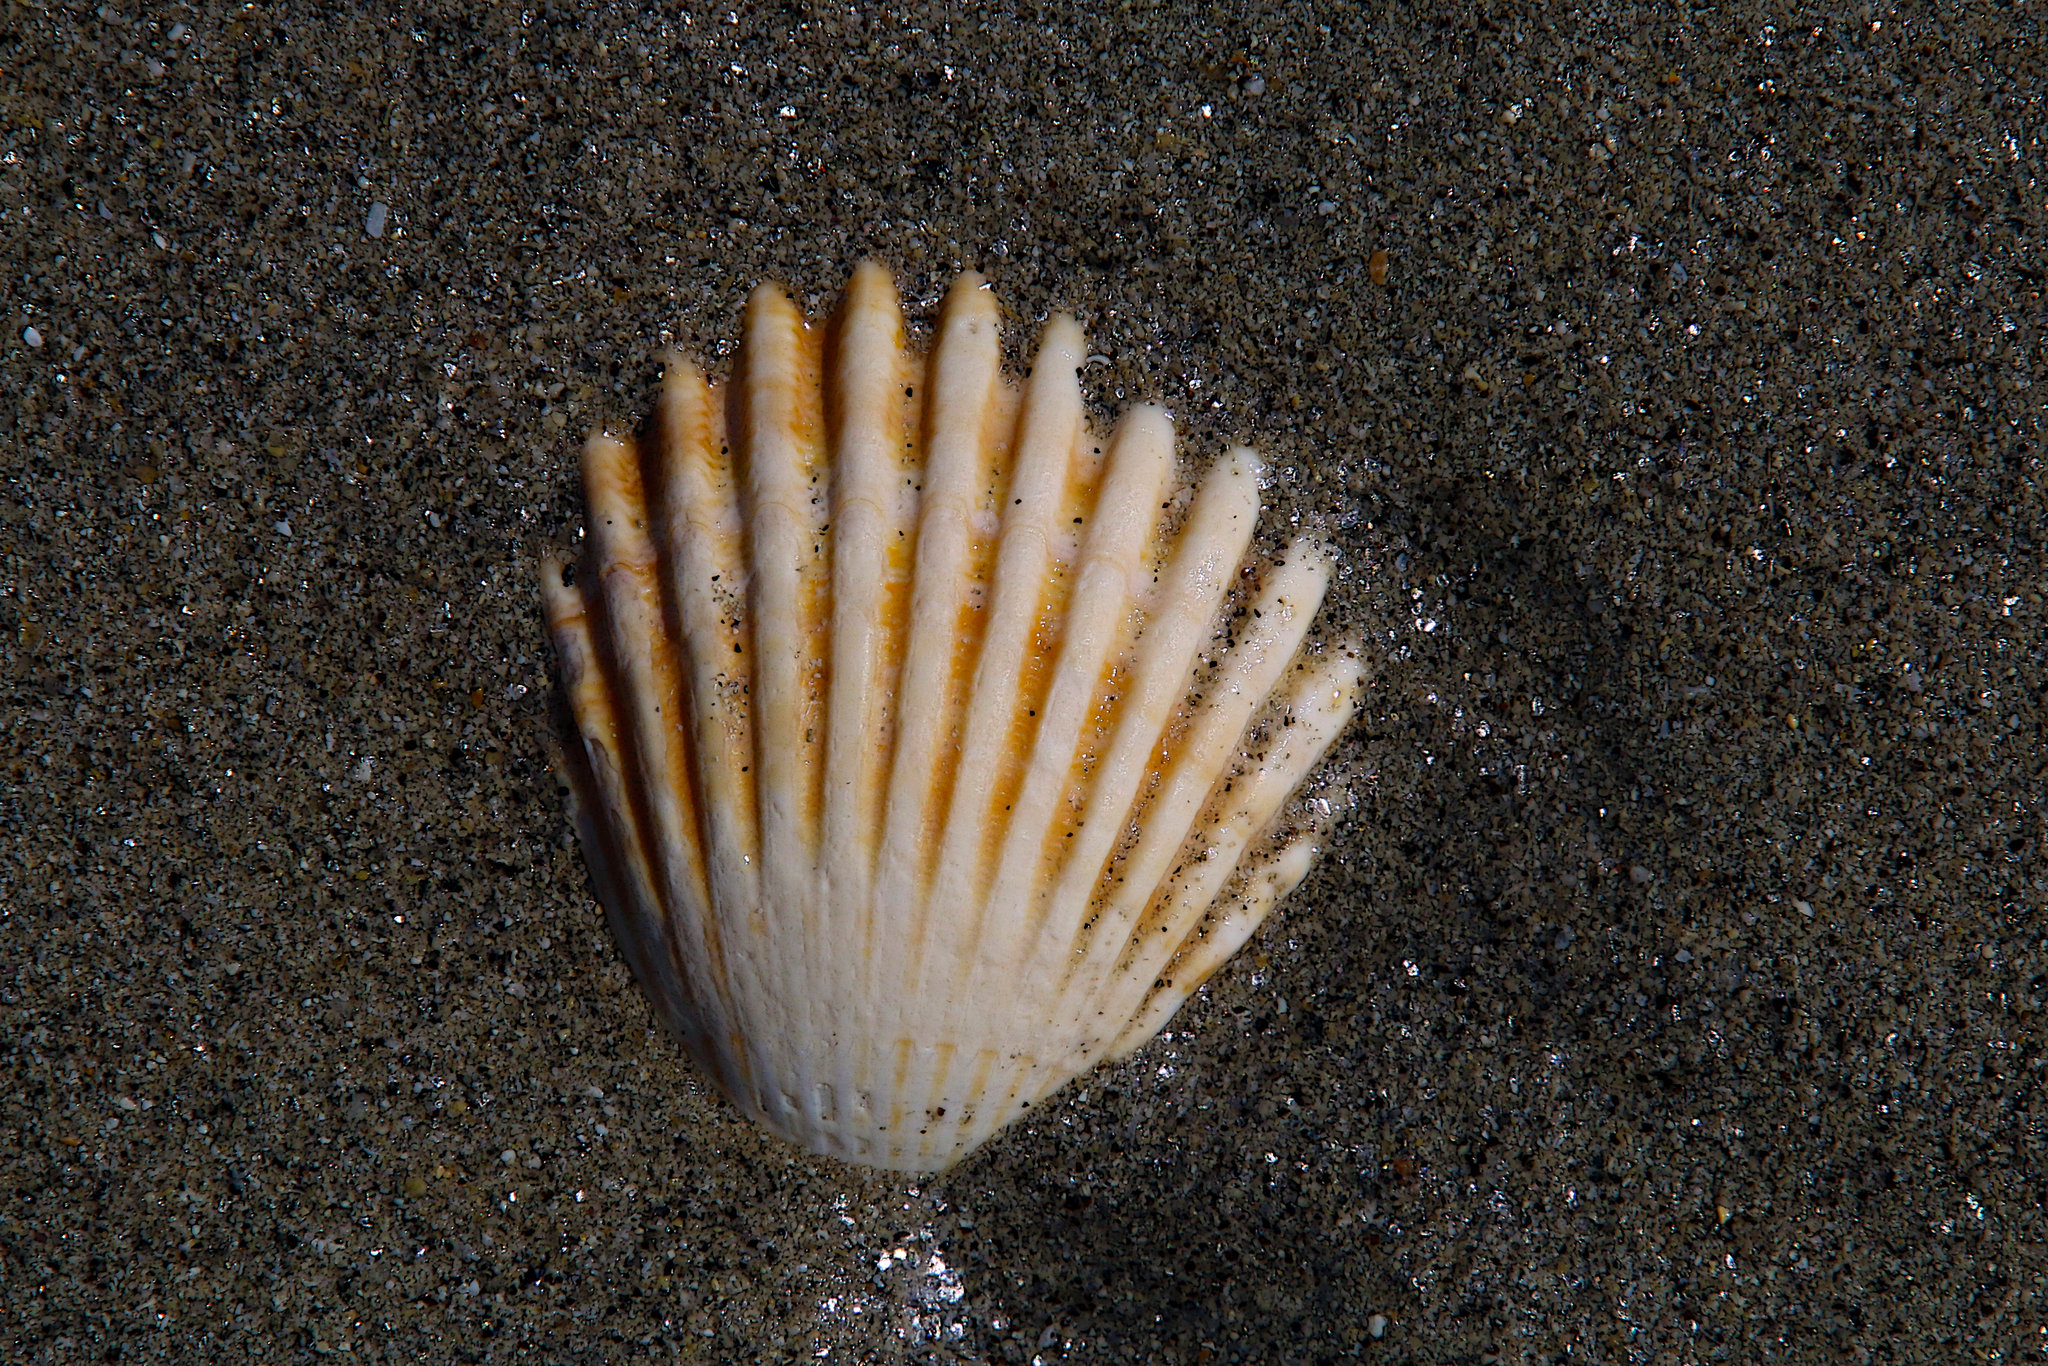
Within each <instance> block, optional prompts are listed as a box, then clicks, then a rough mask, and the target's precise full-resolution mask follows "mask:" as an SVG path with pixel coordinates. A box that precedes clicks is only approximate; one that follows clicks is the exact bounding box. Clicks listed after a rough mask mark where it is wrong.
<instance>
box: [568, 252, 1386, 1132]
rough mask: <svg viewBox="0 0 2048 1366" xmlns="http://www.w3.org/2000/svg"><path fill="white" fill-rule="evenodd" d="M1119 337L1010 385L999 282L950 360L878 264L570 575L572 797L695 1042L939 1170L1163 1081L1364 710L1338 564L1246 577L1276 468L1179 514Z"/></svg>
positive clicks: (950, 305)
mask: <svg viewBox="0 0 2048 1366" xmlns="http://www.w3.org/2000/svg"><path fill="white" fill-rule="evenodd" d="M1086 354H1087V353H1086V350H1085V348H1084V345H1083V340H1082V335H1081V331H1080V328H1079V327H1077V326H1076V325H1075V323H1074V321H1073V320H1072V319H1071V318H1067V317H1064V316H1061V317H1055V318H1053V319H1052V321H1051V322H1050V323H1049V324H1048V325H1047V326H1046V329H1045V332H1044V336H1043V339H1042V341H1041V342H1040V345H1039V350H1038V355H1037V360H1036V363H1035V364H1034V365H1033V367H1032V369H1031V372H1030V377H1029V379H1028V380H1026V381H1025V382H1024V383H1023V385H1022V386H1021V388H1020V387H1018V386H1016V385H1014V384H1012V383H1010V382H1008V381H1006V380H1005V378H1004V377H1003V375H1002V370H1001V360H1000V349H999V343H998V335H997V309H996V303H995V299H994V297H993V296H992V295H991V293H990V292H989V289H988V287H987V286H986V285H984V284H983V283H982V282H981V280H980V279H979V278H977V277H976V276H974V275H965V276H962V277H961V278H960V280H959V281H958V282H957V283H955V284H954V285H953V287H952V289H951V290H950V292H949V293H948V294H947V296H946V299H945V303H944V305H943V307H942V310H941V313H940V316H939V319H938V324H937V328H936V337H935V342H934V345H933V347H932V350H931V352H930V354H929V355H928V356H925V357H919V356H917V355H915V354H913V353H912V352H910V351H909V350H908V349H907V347H906V344H905V339H904V331H903V320H902V314H901V311H900V305H899V303H898V301H897V297H896V291H895V288H894V286H893V284H892V283H891V281H890V279H889V276H888V274H887V273H886V272H885V271H884V270H882V269H881V268H880V267H878V266H876V265H874V264H873V263H866V264H863V265H862V266H861V267H860V268H859V269H858V270H857V271H856V272H855V274H854V277H853V280H852V282H851V283H850V284H849V286H848V287H847V291H846V295H845V298H844V299H843V301H842V302H841V305H840V308H839V311H838V313H837V315H836V316H835V317H834V319H833V320H832V321H831V322H830V323H829V324H828V325H826V326H823V327H812V326H809V325H807V324H806V322H805V320H804V318H803V316H802V315H801V314H800V313H799V312H798V310H797V309H796V307H795V306H794V305H793V304H792V303H791V302H790V300H789V298H788V297H787V295H786V294H784V292H783V291H782V290H780V289H779V288H774V287H770V286H763V287H762V288H760V289H757V290H755V291H754V293H753V295H752V296H751V297H750V298H749V300H748V303H747V311H746V320H745V328H744V335H743V338H742V341H741V346H740V353H739V357H738V361H737V364H736V367H735V373H734V377H733V379H732V381H731V382H730V383H729V384H727V385H725V386H723V387H720V386H716V385H713V384H711V383H709V382H708V381H707V380H706V379H705V377H704V375H703V374H702V373H701V372H700V371H699V370H698V369H697V368H696V367H695V366H693V365H691V364H689V363H688V362H686V361H682V360H680V359H673V358H672V360H671V363H670V367H669V370H668V375H667V378H666V381H665V385H664V389H663V393H662V397H661V402H660V407H659V411H658V415H657V417H656V419H655V421H654V422H653V423H652V424H650V427H649V429H648V431H647V432H646V433H645V434H643V435H642V436H641V437H639V438H637V439H632V440H622V439H618V438H614V437H611V436H598V437H595V438H593V439H592V440H591V441H590V442H589V444H588V445H587V447H586V449H585V451H584V457H583V476H584V484H585V492H586V496H587V500H588V509H589V528H590V533H591V538H590V539H591V543H590V546H589V548H588V554H587V556H586V557H585V559H584V562H583V565H582V567H581V569H580V570H579V571H578V572H575V573H574V574H569V573H565V571H564V568H563V565H562V564H561V562H559V561H550V562H549V563H548V565H547V567H546V569H545V571H544V574H543V586H544V590H545V598H546V606H547V615H548V619H549V625H550V627H551V629H552V631H553V633H554V641H555V649H556V652H557V654H558V656H559V659H560V665H561V674H562V683H563V692H564V695H565V696H566V698H567V700H568V703H569V711H570V713H571V714H572V715H573V719H574V730H575V733H576V736H577V738H578V739H580V741H581V743H580V745H572V746H568V747H567V749H568V752H567V753H566V755H565V759H566V762H565V764H564V768H565V770H566V776H567V782H568V787H569V794H570V807H571V811H572V814H573V816H574V819H575V822H576V826H577V829H578V831H579V833H580V835H581V839H582V842H583V847H584V850H585V854H586V857H587V859H588V861H589V864H590V867H591V870H592V874H593V880H594V882H595V884H596V888H597V891H598V894H599V897H600V899H601V900H602V901H603V903H604V905H605V908H606V911H607V913H608V915H609V918H610V921H611V924H612V928H613V930H614V932H615V934H616V935H617V937H618V940H619V943H620V945H621V946H622V948H623V950H624V952H625V954H626V956H627V958H628V959H629V960H630V962H631V965H632V969H633V971H634V973H635V975H636V976H637V977H638V978H639V980H640V982H641V984H642V986H643V987H644V988H645V989H646V991H647V994H648V996H649V997H650V998H651V1000H652V1002H653V1005H654V1007H655V1010H656V1012H657V1013H658V1014H659V1015H660V1016H661V1017H662V1018H663V1019H664V1020H666V1021H667V1022H668V1024H669V1025H670V1026H671V1027H672V1028H674V1030H675V1031H676V1032H677V1033H678V1034H679V1035H680V1036H681V1037H682V1039H683V1040H684V1042H685V1043H686V1044H687V1046H688V1047H689V1049H690V1051H691V1053H692V1054H693V1055H694V1056H695V1057H696V1058H697V1060H698V1061H699V1062H700V1063H701V1064H702V1066H703V1067H704V1069H705V1071H706V1072H708V1073H709V1074H710V1075H711V1077H712V1078H713V1079H715V1080H716V1082H717V1083H718V1085H719V1087H720V1088H721V1089H722V1090H723V1091H724V1092H725V1093H726V1095H728V1096H729V1097H731V1098H732V1100H733V1101H734V1103H735V1104H737V1105H738V1106H739V1107H740V1108H741V1109H742V1110H744V1111H745V1112H746V1113H747V1114H748V1115H750V1116H752V1117H753V1118H754V1119H755V1120H757V1121H759V1122H760V1123H762V1124H764V1125H766V1126H767V1127H768V1128H770V1129H772V1130H773V1131H774V1132H776V1133H777V1134H780V1135H781V1136H782V1137H784V1138H786V1139H788V1140H789V1141H791V1142H793V1143H796V1144H798V1145H800V1146H802V1147H805V1148H808V1149H810V1150H812V1151H814V1152H818V1153H826V1154H830V1155H833V1156H835V1157H840V1158H844V1159H848V1160H851V1161H854V1162H861V1163H867V1164H870V1165H873V1166H878V1167H886V1168H892V1169H895V1170H899V1171H914V1172H930V1171H936V1170H939V1169H941V1168H944V1167H946V1166H949V1165H951V1164H952V1163H954V1162H956V1161H958V1160H959V1159H960V1158H961V1157H962V1156H964V1155H965V1154H966V1153H968V1152H969V1151H970V1150H972V1149H973V1148H974V1147H975V1146H976V1145H977V1144H979V1143H981V1142H982V1141H983V1140H985V1139H987V1138H988V1137H989V1136H990V1135H991V1134H993V1133H995V1132H996V1131H997V1130H999V1129H1001V1128H1002V1127H1003V1126H1004V1125H1006V1124H1009V1123H1010V1122H1011V1121H1013V1120H1015V1119H1016V1118H1017V1117H1018V1116H1019V1115H1021V1114H1023V1113H1024V1112H1025V1110H1026V1108H1027V1107H1028V1106H1030V1105H1032V1104H1033V1103H1034V1102H1036V1101H1038V1100H1040V1099H1041V1098H1043V1097H1045V1096H1047V1095H1049V1094H1050V1093H1051V1092H1053V1091H1054V1090H1056V1089H1058V1088H1059V1087H1060V1086H1061V1085H1062V1084H1064V1083H1065V1082H1066V1081H1068V1080H1069V1079H1070V1078H1072V1077H1074V1076H1076V1075H1078V1074H1080V1073H1081V1072H1082V1071H1084V1070H1086V1069H1087V1068H1088V1067H1090V1066H1092V1065H1093V1064H1095V1063H1097V1062H1100V1061H1102V1060H1103V1059H1106V1058H1117V1057H1121V1056H1123V1055H1124V1054H1127V1053H1129V1052H1131V1051H1132V1050H1133V1049H1135V1048H1137V1047H1138V1046H1139V1045H1140V1044H1142V1043H1144V1042H1145V1041H1146V1040H1147V1039H1149V1038H1151V1037H1152V1035H1153V1034H1154V1033H1156V1032H1157V1031H1158V1030H1159V1029H1160V1027H1161V1026H1163V1025H1164V1024H1165V1023H1166V1022H1167V1020H1168V1019H1169V1018H1171V1016H1172V1015H1173V1012H1174V1011H1175V1010H1176V1009H1178V1008H1179V1006H1180V1004H1181V1002H1182V1001H1184V1000H1185V999H1187V997H1188V995H1189V994H1190V993H1191V992H1192V991H1193V990H1194V989H1195V988H1196V987H1197V986H1198V985H1200V984H1201V982H1202V981H1203V980H1204V979H1205V978H1207V977H1208V975H1209V974H1210V973H1212V972H1214V971H1215V970H1216V969H1217V968H1218V967H1219V966H1221V965H1222V964H1223V962H1224V961H1225V960H1226V959H1228V958H1229V957H1230V956H1231V954H1233V953H1234V952H1236V950H1237V949H1238V947H1239V946H1240V945H1241V944H1243V943H1244V941H1245V939H1246V938H1247V937H1248V936H1249V935H1250V934H1251V933H1252V931H1253V930H1254V929H1256V928H1257V927H1258V925H1259V923H1260V921H1261V920H1263V919H1264V918H1265V916H1266V913H1267V912H1268V911H1269V910H1270V909H1271V908H1272V906H1273V903H1274V901H1275V899H1276V898H1278V897H1280V896H1282V895H1284V894H1285V893H1286V892H1287V891H1288V890H1290V889H1292V888H1293V887H1294V885H1295V884H1296V883H1298V882H1299V881H1300V880H1301V878H1302V876H1303V875H1304V874H1305V873H1306V872H1307V870H1308V867H1309V863H1310V861H1311V859H1312V858H1313V856H1314V852H1315V839H1316V832H1315V830H1314V829H1313V827H1312V826H1307V825H1304V824H1303V823H1302V822H1300V821H1298V820H1289V819H1288V818H1287V816H1286V813H1285V812H1284V811H1283V807H1284V805H1285V804H1286V799H1287V798H1288V797H1289V795H1290V794H1291V793H1292V792H1293V791H1294V789H1295V788H1296V786H1297V785H1298V784H1299V783H1300V782H1301V781H1302V779H1303V778H1304V777H1305V776H1306V775H1307V774H1308V772H1309V770H1310V769H1311V768H1312V767H1313V766H1314V764H1315V763H1316V761H1317V759H1318V758H1319V757H1320V756H1321V755H1322V753H1323V751H1324V750H1325V749H1326V748H1327V747H1328V746H1329V744H1330V742H1331V741H1332V740H1333V739H1334V738H1335V737H1336V735H1337V733H1338V731H1339V730H1340V729H1341V728H1342V727H1343V725H1344V723H1345V721H1346V719H1347V718H1348V717H1349V715H1350V712H1351V706H1352V696H1353V693H1354V691H1355V685H1356V683H1357V681H1358V677H1359V671H1360V665H1359V662H1358V652H1357V651H1356V650H1355V649H1330V650H1323V649H1317V648H1314V647H1308V648H1305V647H1304V641H1305V640H1306V637H1307V633H1308V629H1309V625H1310V622H1311V620H1312V619H1313V618H1314V616H1315V614H1316V610H1317V607H1318V605H1319V604H1320V602H1321V600H1322V596H1323V592H1324V589H1325V587H1326V585H1327V583H1328V580H1329V576H1330V567H1329V562H1328V559H1327V557H1326V555H1325V553H1324V552H1323V551H1322V550H1321V549H1319V548H1318V547H1317V546H1316V545H1314V544H1313V543H1311V542H1309V541H1306V540H1302V541H1297V542H1295V543H1294V544H1293V545H1292V546H1291V547H1289V548H1288V549H1287V551H1286V552H1285V554H1284V555H1283V556H1282V557H1280V558H1279V559H1278V560H1277V561H1276V562H1273V563H1270V564H1266V565H1263V566H1251V565H1245V564H1244V563H1243V561H1244V556H1245V553H1246V548H1247V545H1248V544H1249V542H1250V538H1251V534H1252V527H1253V523H1254V522H1255V521H1256V520H1257V517H1258V512H1259V500H1258V484H1259V478H1260V465H1259V461H1258V458H1257V457H1256V456H1254V455H1253V453H1252V452H1251V451H1249V450H1246V449H1243V448H1238V449H1235V450H1232V451H1230V452H1229V453H1228V454H1227V455H1225V456H1224V457H1223V459H1222V460H1221V461H1220V462H1219V463H1218V464H1217V465H1216V466H1215V467H1214V468H1213V469H1212V470H1211V471H1210V472H1209V474H1208V476H1207V478H1206V479H1204V480H1203V481H1202V482H1201V484H1200V487H1199V488H1198V489H1195V490H1193V491H1192V492H1191V493H1189V494H1184V495H1183V496H1182V497H1181V498H1180V499H1178V500H1176V498H1175V496H1174V434H1173V426H1172V422H1171V421H1170V419H1169V418H1168V417H1167V415H1166V413H1165V412H1164V411H1163V410H1161V409H1160V408H1157V407H1154V406H1151V405H1140V406H1138V407H1134V408H1132V409H1131V410H1130V411H1129V412H1127V413H1126V414H1125V415H1124V416H1123V418H1122V420H1121V422H1120V423H1119V424H1118V426H1117V429H1116V433H1115V435H1114V437H1113V438H1112V439H1111V440H1110V441H1109V442H1108V444H1107V447H1106V448H1105V447H1104V446H1103V444H1101V443H1100V442H1098V440H1097V439H1096V438H1095V437H1093V436H1091V435H1090V433H1089V430H1088V424H1087V421H1086V417H1085V413H1084V409H1083V402H1082V397H1081V387H1080V383H1079V378H1078V371H1079V368H1080V366H1081V363H1082V361H1083V359H1084V357H1085V356H1086Z"/></svg>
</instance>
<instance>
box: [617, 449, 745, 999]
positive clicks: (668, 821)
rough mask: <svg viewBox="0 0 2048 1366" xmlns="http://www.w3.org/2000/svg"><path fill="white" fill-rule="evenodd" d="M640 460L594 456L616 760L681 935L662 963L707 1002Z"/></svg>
mask: <svg viewBox="0 0 2048 1366" xmlns="http://www.w3.org/2000/svg"><path fill="white" fill-rule="evenodd" d="M641 455H642V452H641V451H640V450H639V449H638V448H637V446H636V445H629V444H627V443H624V442H619V441H614V440H612V439H610V438H606V437H598V438H593V440H592V441H591V443H590V445H589V446H588V447H587V449H586V451H585V455H584V470H585V476H586V479H585V483H586V488H587V497H588V501H589V506H590V520H591V530H592V537H591V549H592V552H593V554H592V559H593V560H595V562H596V563H595V566H594V569H595V572H594V573H593V574H592V575H591V576H590V577H591V580H592V583H591V592H592V594H593V596H594V597H595V598H596V599H598V600H599V601H601V602H602V604H603V606H604V613H603V616H602V618H601V619H602V621H603V622H604V624H605V626H606V632H605V641H606V645H607V648H606V650H605V651H604V654H605V657H606V659H607V661H608V667H607V668H606V670H605V673H606V677H607V681H608V684H609V687H608V692H609V695H610V697H611V698H612V699H613V708H614V712H615V714H616V715H617V717H618V719H619V720H621V721H623V723H624V724H623V727H622V733H623V734H624V736H625V737H626V738H627V740H628V741H629V744H628V745H627V746H624V747H622V748H621V749H620V751H619V753H618V756H617V757H618V760H619V762H620V763H621V765H622V767H623V768H624V769H625V773H626V775H628V776H627V777H626V779H625V780H626V781H627V782H629V783H630V784H631V787H632V790H633V791H634V793H635V794H636V795H637V798H638V803H639V812H640V820H641V822H642V829H643V832H644V834H643V839H642V841H641V843H642V847H643V849H646V850H648V851H653V853H654V857H653V858H652V860H651V861H650V863H649V866H648V869H647V874H648V877H649V878H650V879H651V880H652V881H653V883H654V884H655V886H656V888H657V890H659V891H660V892H661V913H662V914H663V915H664V916H665V917H666V918H667V920H668V923H669V925H670V927H671V931H672V932H671V933H669V934H666V935H663V936H662V937H661V943H662V946H663V948H664V954H663V955H662V959H661V960H660V962H659V963H658V964H657V966H660V967H665V968H666V970H667V971H668V973H669V974H670V975H671V976H672V977H673V978H674V979H675V980H677V981H678V982H679V983H680V984H681V989H682V991H683V992H684V993H686V994H687V995H688V996H689V997H692V998H695V999H698V1000H705V1001H708V1000H711V999H713V993H714V990H715V984H714V983H713V982H711V981H708V980H706V978H707V973H708V972H709V971H711V968H710V964H709V962H708V960H707V957H706V955H705V953H704V952H703V948H702V944H703V941H704V939H705V936H706V932H707V928H708V926H709V923H710V918H711V913H712V905H711V901H710V887H709V877H708V869H707V868H706V865H705V861H704V857H703V850H702V848H701V847H700V846H699V844H698V838H697V834H698V827H697V809H698V807H699V806H700V805H701V803H700V802H699V800H698V797H697V794H696V792H695V791H694V789H693V785H692V782H691V777H690V773H689V766H688V764H687V761H686V760H685V758H684V756H683V754H682V753H681V752H680V751H681V749H682V744H681V743H680V742H681V731H682V729H683V728H682V726H681V725H680V724H679V723H680V722H681V719H682V711H683V705H684V703H683V696H682V688H683V684H682V679H681V677H680V674H681V672H682V671H681V669H680V668H679V667H678V664H677V660H676V653H675V649H674V643H673V642H674V639H675V638H674V637H673V636H672V635H671V634H670V633H669V629H668V613H667V610H666V607H665V604H664V600H663V599H664V594H663V591H662V585H661V583H660V581H659V580H660V575H659V572H658V563H657V556H656V554H655V548H654V544H653V540H652V537H651V536H650V534H649V529H648V523H649V518H648V515H647V503H646V497H645V487H646V486H645V481H644V478H643V474H642V466H641ZM693 950H694V951H693Z"/></svg>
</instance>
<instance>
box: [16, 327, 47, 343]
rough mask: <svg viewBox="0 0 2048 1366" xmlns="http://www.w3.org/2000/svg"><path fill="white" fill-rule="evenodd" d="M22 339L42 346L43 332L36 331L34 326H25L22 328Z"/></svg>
mask: <svg viewBox="0 0 2048 1366" xmlns="http://www.w3.org/2000/svg"><path fill="white" fill-rule="evenodd" d="M21 339H22V340H23V341H25V342H27V343H28V344H29V345H30V346H41V345H42V344H43V334H42V333H40V332H38V331H36V330H35V329H34V328H33V327H25V328H23V329H22V330H21Z"/></svg>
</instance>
